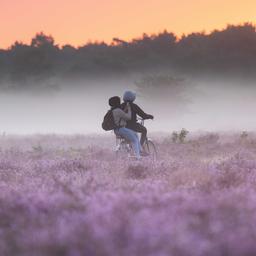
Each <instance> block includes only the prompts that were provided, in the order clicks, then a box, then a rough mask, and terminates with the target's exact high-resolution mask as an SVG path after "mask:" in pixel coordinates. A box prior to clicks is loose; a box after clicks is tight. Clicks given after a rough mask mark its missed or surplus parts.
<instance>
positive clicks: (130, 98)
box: [121, 91, 154, 146]
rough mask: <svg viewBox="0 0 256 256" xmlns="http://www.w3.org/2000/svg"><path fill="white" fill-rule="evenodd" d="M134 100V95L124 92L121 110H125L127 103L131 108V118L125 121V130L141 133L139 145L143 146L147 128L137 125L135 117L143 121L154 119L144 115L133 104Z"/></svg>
mask: <svg viewBox="0 0 256 256" xmlns="http://www.w3.org/2000/svg"><path fill="white" fill-rule="evenodd" d="M135 99H136V93H134V92H131V91H126V92H125V93H124V95H123V100H124V103H122V105H121V108H122V109H125V108H126V106H127V104H128V103H129V105H130V107H131V112H132V116H131V119H130V120H128V121H127V123H126V126H125V127H126V128H128V129H131V130H133V131H135V132H139V133H141V138H140V144H141V146H143V144H144V142H145V140H146V137H147V128H146V127H145V126H143V125H141V124H140V123H137V115H139V116H140V117H141V118H143V119H154V116H153V115H149V114H146V113H145V112H144V111H143V110H142V109H141V108H140V107H139V106H138V105H137V104H135V103H133V102H134V101H135Z"/></svg>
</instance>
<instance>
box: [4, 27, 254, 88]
mask: <svg viewBox="0 0 256 256" xmlns="http://www.w3.org/2000/svg"><path fill="white" fill-rule="evenodd" d="M152 70H154V71H160V70H167V71H169V70H172V71H176V72H180V73H185V74H192V75H203V74H213V75H215V74H218V75H241V76H245V77H254V76H255V74H256V27H255V26H254V25H253V24H250V23H245V24H242V25H228V26H227V27H226V28H225V29H222V30H214V31H212V32H211V33H209V34H206V33H204V32H200V33H191V34H188V35H183V36H182V37H181V38H178V37H177V36H176V35H175V34H174V33H172V32H167V31H163V32H161V33H159V34H155V35H147V34H143V35H142V36H141V37H140V38H136V39H133V40H131V41H129V42H126V41H124V40H121V39H119V38H114V39H113V41H112V42H111V43H109V44H107V43H105V42H93V43H92V42H90V43H86V44H85V45H83V46H80V47H77V48H75V47H73V46H72V45H64V46H62V47H60V46H58V45H57V44H56V43H55V41H54V38H53V37H52V36H48V35H46V34H44V33H42V32H41V33H38V34H36V35H35V37H34V38H33V39H32V40H31V43H30V44H24V43H22V42H15V43H14V44H13V45H12V46H10V47H9V48H8V49H5V50H4V49H2V50H0V82H6V81H8V82H9V83H13V84H15V83H17V82H18V83H28V82H30V81H31V82H35V81H40V80H43V79H45V78H50V77H58V78H65V79H66V78H71V79H72V78H84V77H85V78H86V77H88V78H92V77H104V76H106V75H108V76H111V75H114V76H117V75H129V74H131V73H134V72H150V71H152Z"/></svg>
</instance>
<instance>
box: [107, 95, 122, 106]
mask: <svg viewBox="0 0 256 256" xmlns="http://www.w3.org/2000/svg"><path fill="white" fill-rule="evenodd" d="M108 104H109V105H110V106H111V107H114V108H115V107H119V106H120V105H121V100H120V97H118V96H114V97H111V98H110V99H109V100H108Z"/></svg>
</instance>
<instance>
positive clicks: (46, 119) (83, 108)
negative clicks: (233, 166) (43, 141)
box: [0, 78, 256, 134]
mask: <svg viewBox="0 0 256 256" xmlns="http://www.w3.org/2000/svg"><path fill="white" fill-rule="evenodd" d="M188 80H189V85H190V86H188V87H187V89H186V91H184V95H185V98H186V99H187V103H186V104H185V105H186V106H185V108H184V109H181V110H179V109H180V106H178V105H177V106H176V103H175V99H173V97H172V95H171V94H170V95H166V94H165V93H163V95H162V97H161V98H159V96H158V97H155V95H151V97H145V95H143V93H142V92H139V93H138V97H137V99H136V102H137V104H138V105H139V106H141V107H142V109H143V110H145V112H147V113H150V114H153V115H154V117H155V118H154V120H153V121H151V120H149V121H147V122H146V126H147V127H148V130H149V131H152V132H158V131H159V132H160V131H161V132H172V131H174V130H180V129H181V128H186V129H187V130H189V131H227V130H232V131H240V130H247V131H250V130H253V129H255V128H256V121H255V116H256V102H255V99H256V89H255V88H254V87H255V86H254V83H252V82H247V83H244V82H239V81H231V80H229V81H226V80H221V79H219V80H214V81H213V79H212V80H210V79H208V80H207V79H198V78H197V79H188ZM7 87H8V86H7ZM125 90H136V86H135V84H134V81H133V79H120V78H119V79H115V80H113V79H112V80H106V81H103V80H96V79H95V80H94V81H72V82H65V81H62V82H61V86H59V87H58V90H53V91H34V90H31V89H30V90H24V91H17V90H16V91H15V90H10V91H2V92H1V94H0V105H1V108H0V118H1V126H0V132H1V133H7V134H32V133H33V134H34V133H58V134H59V133H61V134H73V133H80V134H88V133H104V131H103V130H102V128H101V122H102V119H103V116H104V114H105V112H106V111H107V110H108V108H109V107H108V98H109V97H111V96H113V95H119V96H122V94H123V92H124V91H125ZM173 102H174V103H173Z"/></svg>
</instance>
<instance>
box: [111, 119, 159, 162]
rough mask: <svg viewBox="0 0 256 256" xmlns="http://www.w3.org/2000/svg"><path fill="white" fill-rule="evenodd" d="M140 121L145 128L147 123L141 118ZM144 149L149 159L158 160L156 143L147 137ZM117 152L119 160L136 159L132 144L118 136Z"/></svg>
mask: <svg viewBox="0 0 256 256" xmlns="http://www.w3.org/2000/svg"><path fill="white" fill-rule="evenodd" d="M138 121H139V123H140V124H141V125H143V126H144V122H145V120H144V119H142V118H139V119H138ZM142 148H143V150H144V151H145V152H146V153H147V154H148V156H147V157H148V158H151V159H152V160H156V159H157V149H156V146H155V144H154V142H153V141H152V140H151V139H150V138H148V137H146V139H145V142H144V145H143V147H142ZM115 151H116V156H117V157H118V158H124V157H128V158H132V157H134V153H133V148H132V145H131V143H130V142H129V141H127V140H126V139H125V138H123V137H121V136H119V135H116V149H115Z"/></svg>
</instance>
